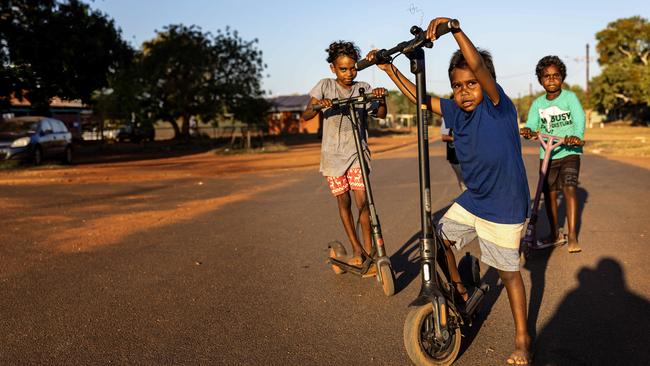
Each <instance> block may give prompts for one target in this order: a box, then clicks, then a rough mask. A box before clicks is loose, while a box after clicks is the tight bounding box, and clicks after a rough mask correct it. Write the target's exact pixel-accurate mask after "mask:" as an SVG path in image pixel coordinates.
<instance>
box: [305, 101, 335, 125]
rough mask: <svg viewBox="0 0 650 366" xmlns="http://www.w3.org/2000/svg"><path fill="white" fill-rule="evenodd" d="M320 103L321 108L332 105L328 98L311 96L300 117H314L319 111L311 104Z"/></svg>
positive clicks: (308, 118)
mask: <svg viewBox="0 0 650 366" xmlns="http://www.w3.org/2000/svg"><path fill="white" fill-rule="evenodd" d="M317 104H318V105H320V106H321V107H322V108H323V109H325V108H329V107H331V106H332V101H331V100H330V99H321V100H319V99H316V98H314V97H311V100H310V101H309V103H308V104H307V107H306V108H305V111H304V112H302V119H304V120H305V121H308V120H310V119H312V118H314V117H315V116H316V115H317V114H318V113H320V111H315V110H314V108H312V106H314V105H317Z"/></svg>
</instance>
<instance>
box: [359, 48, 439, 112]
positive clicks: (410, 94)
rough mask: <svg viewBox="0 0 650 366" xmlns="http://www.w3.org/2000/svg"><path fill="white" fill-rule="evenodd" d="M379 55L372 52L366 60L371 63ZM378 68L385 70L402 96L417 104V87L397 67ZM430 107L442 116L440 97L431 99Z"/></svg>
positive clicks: (382, 66)
mask: <svg viewBox="0 0 650 366" xmlns="http://www.w3.org/2000/svg"><path fill="white" fill-rule="evenodd" d="M376 53H377V51H376V50H373V51H370V53H368V55H367V56H366V59H368V60H369V61H374V59H375V54H376ZM377 67H378V68H379V69H381V70H383V71H384V72H385V73H386V74H388V77H390V79H391V80H392V81H393V83H395V85H397V87H398V88H399V90H400V91H401V92H402V94H404V95H406V97H407V98H408V99H409V100H410V101H411V102H413V103H415V102H416V100H415V85H414V84H413V83H412V82H411V81H410V80H409V79H408V78H407V77H406V76H404V74H402V72H401V71H399V69H398V68H397V67H395V66H394V65H393V64H377ZM428 103H429V105H428V106H427V107H428V108H429V110H431V111H432V112H433V113H436V114H439V115H441V114H442V111H441V109H440V98H438V97H429V101H428Z"/></svg>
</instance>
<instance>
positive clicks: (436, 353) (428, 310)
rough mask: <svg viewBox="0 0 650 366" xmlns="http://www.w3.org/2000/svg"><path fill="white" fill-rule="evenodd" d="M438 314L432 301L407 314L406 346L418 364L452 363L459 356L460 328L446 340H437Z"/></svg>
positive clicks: (425, 365)
mask: <svg viewBox="0 0 650 366" xmlns="http://www.w3.org/2000/svg"><path fill="white" fill-rule="evenodd" d="M450 310H451V309H450ZM449 315H451V314H449ZM437 316H438V315H437V314H436V311H435V310H434V307H433V305H432V304H430V303H429V304H425V305H422V306H418V307H415V308H413V309H411V311H410V312H409V313H408V315H407V316H406V321H405V322H404V346H405V347H406V353H408V355H409V357H410V358H411V361H413V363H414V364H415V365H417V366H430V365H451V364H452V363H453V362H454V361H455V360H456V357H457V356H458V352H459V351H460V341H461V335H460V328H459V327H457V328H456V329H452V330H451V333H450V334H449V338H448V339H447V340H446V341H444V342H442V343H440V342H437V341H436V340H435V339H434V318H435V317H437ZM448 319H449V317H448Z"/></svg>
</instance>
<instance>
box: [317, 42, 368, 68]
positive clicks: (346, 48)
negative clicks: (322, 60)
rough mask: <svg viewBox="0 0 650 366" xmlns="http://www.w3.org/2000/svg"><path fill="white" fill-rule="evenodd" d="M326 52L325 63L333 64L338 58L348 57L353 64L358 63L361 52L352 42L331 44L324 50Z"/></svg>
mask: <svg viewBox="0 0 650 366" xmlns="http://www.w3.org/2000/svg"><path fill="white" fill-rule="evenodd" d="M325 52H327V62H328V63H330V64H331V63H333V62H334V61H335V60H336V59H337V58H338V57H339V56H348V57H349V58H351V59H353V60H354V61H355V62H356V61H359V58H360V56H359V55H360V54H361V50H359V47H357V46H355V45H354V43H352V42H346V41H338V42H332V44H330V46H329V47H328V48H327V49H326V50H325Z"/></svg>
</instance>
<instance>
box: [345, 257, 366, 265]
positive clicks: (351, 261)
mask: <svg viewBox="0 0 650 366" xmlns="http://www.w3.org/2000/svg"><path fill="white" fill-rule="evenodd" d="M348 264H349V265H351V266H357V267H358V266H361V264H363V258H361V256H360V255H355V256H353V257H352V258H350V259H348Z"/></svg>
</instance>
